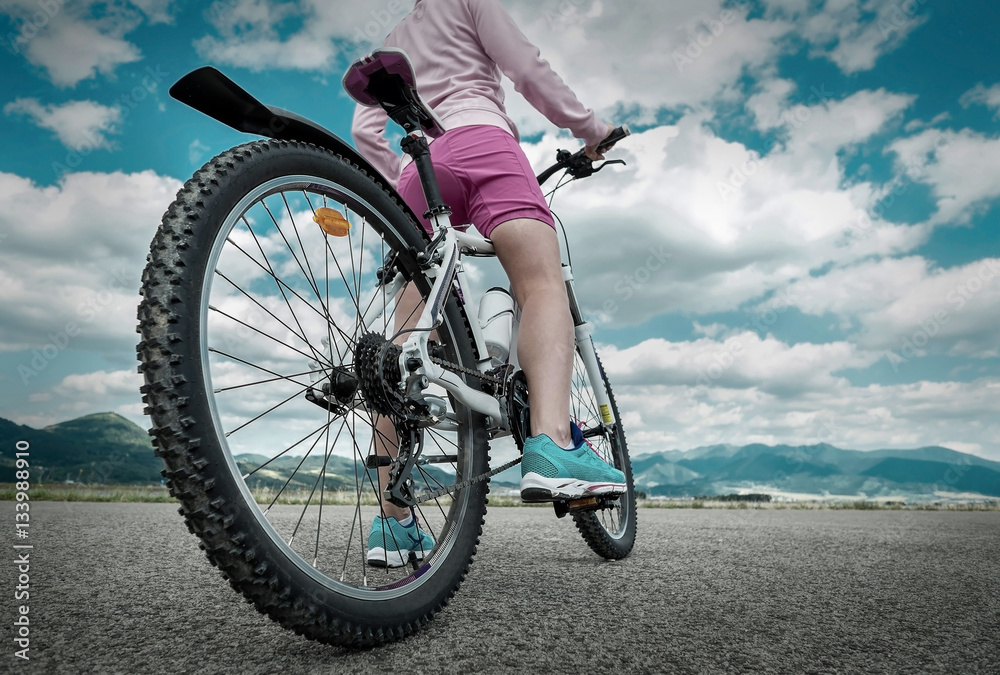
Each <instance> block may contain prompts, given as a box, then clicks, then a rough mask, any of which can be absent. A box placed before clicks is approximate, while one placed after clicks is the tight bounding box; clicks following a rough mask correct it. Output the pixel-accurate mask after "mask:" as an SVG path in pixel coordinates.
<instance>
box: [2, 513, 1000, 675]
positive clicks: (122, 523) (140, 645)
mask: <svg viewBox="0 0 1000 675" xmlns="http://www.w3.org/2000/svg"><path fill="white" fill-rule="evenodd" d="M0 513H2V514H6V516H4V517H5V518H7V519H8V522H9V523H10V524H11V525H12V524H13V522H14V516H13V514H14V508H13V503H11V502H3V503H0ZM639 527H640V539H639V543H638V544H637V546H636V549H635V551H634V553H633V554H632V556H631V557H630V558H629V559H628V560H626V561H623V562H617V563H607V562H603V561H601V560H599V559H598V558H597V557H596V556H595V555H594V554H592V553H591V552H590V550H589V549H588V548H587V547H586V545H585V544H584V543H583V541H582V539H581V538H580V537H579V535H578V534H577V533H576V530H575V528H573V526H572V523H571V522H570V521H569V519H566V520H556V519H555V517H554V516H553V515H552V514H551V512H550V511H548V510H547V509H514V508H495V509H491V510H490V512H489V514H488V516H487V524H486V532H485V535H484V538H483V544H482V546H481V549H480V553H479V555H478V556H477V560H476V564H475V565H473V571H472V573H471V574H470V576H469V578H468V579H467V580H466V582H465V585H464V586H463V587H462V589H461V591H460V592H459V594H458V596H457V597H456V598H455V600H454V601H453V602H452V604H451V605H450V606H449V607H447V608H446V609H445V610H444V611H443V612H442V613H441V614H439V615H438V617H437V619H436V620H435V621H433V622H432V623H431V624H430V626H429V627H428V628H427V629H425V630H423V631H422V632H420V633H419V634H417V635H416V636H414V637H411V638H409V639H407V640H405V641H402V642H399V643H395V644H391V645H389V646H386V647H382V648H379V649H374V650H369V651H349V650H343V649H340V648H334V647H329V646H324V645H321V644H317V643H314V642H309V641H307V640H305V639H303V638H300V637H298V636H296V635H294V634H292V633H289V632H287V631H285V630H283V629H282V628H280V627H279V626H278V625H277V624H274V623H272V622H271V621H270V620H269V619H267V618H266V617H264V616H262V615H259V614H257V613H256V611H255V610H254V609H253V608H252V607H251V606H250V605H248V604H246V603H244V602H243V600H242V599H241V598H240V597H239V596H238V595H237V594H236V593H234V592H233V591H232V590H231V589H230V588H229V586H228V585H227V584H226V583H225V582H224V581H223V579H222V578H221V576H220V575H219V574H218V572H217V571H216V570H215V569H214V568H212V567H211V566H210V565H209V564H208V562H207V560H206V559H205V557H204V554H203V553H202V552H201V551H200V550H199V549H198V547H197V540H196V539H195V538H194V537H193V536H191V535H190V534H188V532H187V529H186V528H185V527H184V525H183V522H182V521H181V518H180V516H178V515H177V512H176V508H175V507H174V506H173V505H169V504H94V503H59V502H36V503H32V505H31V539H30V541H31V544H32V545H33V546H34V547H35V548H34V549H32V551H31V572H30V574H31V580H30V584H31V591H30V592H31V603H30V607H31V609H30V619H31V634H30V639H31V642H30V652H29V653H30V656H31V660H30V661H29V662H24V661H21V660H19V659H16V658H15V657H14V656H13V652H14V649H15V647H14V646H13V642H12V638H13V627H12V626H11V624H12V622H13V620H14V617H15V616H16V614H15V612H16V608H15V605H16V604H18V603H15V602H14V601H13V600H12V594H13V590H14V589H13V587H14V586H15V585H16V580H15V575H16V572H15V569H14V566H13V565H6V566H4V567H5V569H4V573H3V576H2V580H0V583H2V584H3V588H2V589H0V597H3V598H4V600H3V601H2V603H0V614H2V624H3V626H4V629H3V631H2V634H3V645H4V653H3V654H2V655H0V672H10V673H21V672H24V673H29V672H31V673H77V672H87V673H90V672H93V673H160V672H164V673H229V672H233V673H325V672H329V673H369V672H370V673H435V674H436V673H478V672H487V673H510V672H514V673H520V672H525V673H606V672H611V671H619V672H622V673H673V672H676V673H734V672H754V673H771V672H774V673H918V672H919V673H923V672H926V673H976V672H981V673H993V674H996V673H1000V513H995V512H994V513H955V512H951V513H947V512H898V511H897V512H893V511H874V512H873V511H777V510H773V511H771V510H769V511H753V510H747V511H743V510H678V509H663V510H659V509H646V510H641V511H640V512H639ZM2 529H3V530H8V529H11V530H12V529H13V528H12V527H10V528H8V527H3V528H2ZM2 540H3V542H5V548H6V550H7V551H8V552H11V551H12V550H13V549H12V548H11V546H12V544H13V543H14V542H13V539H12V537H11V536H10V534H9V533H5V534H4V535H3V536H2ZM8 554H9V553H8ZM11 557H13V556H11Z"/></svg>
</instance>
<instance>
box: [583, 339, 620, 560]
mask: <svg viewBox="0 0 1000 675" xmlns="http://www.w3.org/2000/svg"><path fill="white" fill-rule="evenodd" d="M583 348H590V349H592V348H593V347H590V346H589V345H588V346H587V347H581V346H579V345H578V346H577V353H576V358H575V360H574V364H573V380H572V385H571V388H570V412H571V415H572V417H573V420H574V421H575V422H576V423H577V425H578V426H579V427H580V429H581V430H583V433H584V437H585V438H586V441H587V443H588V444H589V445H590V447H591V448H592V449H593V450H594V452H596V453H597V455H598V456H599V457H600V458H601V459H603V460H604V461H605V462H607V463H608V464H611V465H613V466H614V467H615V468H616V469H618V470H619V471H621V472H623V473H624V474H625V481H626V483H627V484H628V490H627V491H626V492H625V494H622V495H621V496H619V497H618V498H617V499H616V500H615V501H614V502H613V505H612V507H611V508H609V509H602V510H600V511H586V512H582V513H574V514H573V520H574V521H575V522H576V527H577V529H579V530H580V534H581V535H583V539H584V541H586V542H587V545H589V546H590V548H591V549H593V551H594V552H595V553H597V555H599V556H602V557H604V558H607V559H609V560H620V559H622V558H625V557H626V556H628V554H629V553H631V551H632V547H633V546H634V545H635V532H636V517H637V514H636V503H635V485H634V484H633V482H632V463H631V461H630V460H629V456H628V443H627V442H626V441H625V431H624V429H623V428H622V420H621V416H620V415H619V414H618V404H617V403H616V402H615V395H614V393H613V392H612V391H611V385H610V383H609V382H608V376H607V374H605V372H604V366H603V365H602V364H601V361H600V358H598V359H597V365H598V367H599V370H600V372H601V379H602V381H603V386H604V387H605V389H606V390H607V392H608V398H609V399H610V400H611V414H612V416H613V419H614V426H613V427H612V428H611V429H610V430H608V429H607V428H605V427H604V426H603V425H602V423H601V420H602V417H601V412H600V407H599V405H598V403H597V398H596V396H594V389H593V387H592V386H591V381H590V377H588V375H587V369H586V366H585V365H584V362H583V359H582V357H581V353H580V349H583Z"/></svg>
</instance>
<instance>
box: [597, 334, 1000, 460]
mask: <svg viewBox="0 0 1000 675" xmlns="http://www.w3.org/2000/svg"><path fill="white" fill-rule="evenodd" d="M737 343H741V344H742V346H743V349H742V350H741V351H738V352H737V353H735V354H734V353H733V347H734V345H735V344H737ZM725 355H729V356H731V357H732V359H731V360H729V359H728V358H726V356H725ZM874 358H877V355H876V354H873V353H869V352H864V351H860V350H859V349H858V348H856V347H854V346H852V345H850V344H848V343H833V344H828V345H813V344H797V345H787V344H784V343H781V342H779V341H777V340H774V339H773V338H766V339H763V340H762V339H760V338H759V337H758V336H756V335H754V334H752V333H751V334H747V333H739V334H735V335H732V336H730V337H729V338H727V339H726V340H718V341H715V340H697V341H693V342H683V343H667V342H664V341H661V340H650V341H646V342H643V343H641V344H639V345H637V346H635V347H633V348H630V349H625V350H615V349H613V348H604V349H603V350H602V359H603V360H604V363H605V366H606V369H607V371H608V377H609V379H610V381H611V385H612V387H613V389H614V392H615V397H616V399H617V402H618V406H619V408H620V409H622V410H627V411H629V412H630V414H631V415H632V417H631V419H632V420H633V421H636V420H639V421H640V422H641V423H639V424H637V425H635V426H633V427H631V428H629V427H626V429H625V432H626V435H627V437H628V439H629V451H630V453H632V454H633V455H638V454H641V453H643V452H658V451H662V450H672V449H687V448H692V447H697V446H704V445H712V444H717V443H733V444H745V443H751V442H760V443H770V444H776V443H789V444H814V443H821V442H822V443H830V444H833V445H836V446H839V447H842V448H851V449H859V450H874V449H878V448H912V447H920V446H927V445H935V444H942V445H946V446H949V447H953V448H956V449H961V450H963V451H971V452H974V453H976V454H979V455H981V456H985V457H990V458H992V459H996V460H1000V447H998V446H997V444H996V439H997V438H998V437H1000V397H998V396H997V393H998V392H1000V381H997V380H995V379H979V380H975V381H973V382H967V383H962V382H917V383H913V384H901V385H892V386H884V385H878V384H873V385H869V386H865V387H858V386H853V385H851V384H850V383H849V382H848V381H847V380H846V379H845V378H843V377H838V376H837V375H836V371H837V370H838V369H843V368H853V367H864V365H865V364H867V363H870V362H871V360H872V359H874ZM720 363H723V364H724V363H728V364H729V365H727V366H724V367H723V366H720V365H719V364H720ZM713 364H714V365H715V366H716V367H715V368H713ZM650 371H653V373H654V374H652V375H651V374H649V373H650ZM705 376H708V377H709V379H711V384H710V386H707V387H699V386H697V382H696V379H697V378H703V377H705ZM713 376H714V378H713Z"/></svg>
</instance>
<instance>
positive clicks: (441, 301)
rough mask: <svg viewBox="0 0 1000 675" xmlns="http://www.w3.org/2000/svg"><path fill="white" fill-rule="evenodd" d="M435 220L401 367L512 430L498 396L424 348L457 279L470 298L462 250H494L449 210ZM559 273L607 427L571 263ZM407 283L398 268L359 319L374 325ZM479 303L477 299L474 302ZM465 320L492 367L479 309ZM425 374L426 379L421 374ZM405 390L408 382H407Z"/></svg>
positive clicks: (605, 403) (480, 359)
mask: <svg viewBox="0 0 1000 675" xmlns="http://www.w3.org/2000/svg"><path fill="white" fill-rule="evenodd" d="M431 223H432V226H433V235H432V238H436V237H437V236H438V235H439V234H440V233H441V232H444V236H443V238H442V240H441V243H440V244H439V245H438V247H437V249H436V250H435V251H433V252H432V253H431V260H432V261H433V264H432V265H431V266H430V268H429V269H428V270H427V271H426V273H425V274H426V276H427V277H428V278H430V279H433V280H434V284H433V286H432V288H431V291H430V293H429V294H428V295H427V301H426V303H425V305H424V309H423V312H422V313H421V315H420V318H419V320H418V321H417V324H416V326H415V327H414V329H413V333H412V334H411V336H410V338H409V339H408V340H407V341H406V343H405V344H404V345H403V348H402V353H401V354H400V357H399V368H400V372H401V373H403V374H404V375H403V377H404V378H405V379H406V381H407V382H412V381H413V378H417V381H418V382H420V383H421V384H420V388H421V389H424V388H426V386H427V385H428V384H436V385H439V386H441V387H443V388H444V389H445V390H446V391H448V392H449V393H451V394H452V395H453V396H454V397H455V398H456V399H458V400H459V401H460V402H461V403H462V404H463V405H465V406H467V407H469V408H471V409H473V410H476V411H478V412H480V413H482V414H484V415H486V416H487V417H489V419H490V424H489V426H490V427H492V428H494V429H499V430H500V431H501V432H503V434H506V433H510V431H511V429H510V421H509V420H508V419H507V415H506V411H504V410H502V409H501V407H500V403H499V401H498V400H497V399H496V398H494V397H493V396H490V395H489V394H486V393H483V392H481V391H479V390H477V389H474V388H473V387H470V386H469V385H467V384H466V383H465V382H464V381H462V379H461V377H459V376H458V374H456V373H453V372H451V371H449V370H445V369H444V368H442V367H441V366H439V365H437V364H436V363H434V362H433V361H432V360H431V358H430V355H429V353H428V351H427V343H428V340H429V339H430V334H431V332H432V331H433V330H435V329H437V328H438V327H440V326H441V324H442V323H443V321H444V306H445V303H446V302H447V300H448V295H449V294H450V293H451V292H453V289H454V287H455V286H456V285H457V287H458V292H459V293H461V295H460V297H463V298H470V296H469V294H468V291H467V288H468V284H467V283H466V277H465V270H464V268H463V266H462V262H461V257H462V255H474V256H476V257H490V256H495V255H496V251H495V250H494V248H493V242H491V241H490V240H489V239H486V238H484V237H482V236H481V235H479V234H477V233H470V232H461V231H458V230H455V229H454V228H453V227H452V226H451V218H450V216H449V215H447V214H441V215H437V216H435V217H433V218H432V219H431ZM562 270H563V279H564V280H565V281H566V292H567V295H568V297H569V304H570V311H571V314H572V317H573V322H574V324H575V336H576V345H577V347H578V349H579V353H580V355H581V357H582V358H583V363H584V366H585V367H586V370H587V376H588V378H589V379H590V383H591V385H592V390H593V392H594V394H595V396H596V399H597V404H598V407H599V410H600V413H601V418H602V419H601V422H602V423H603V425H604V426H605V427H610V426H611V425H612V424H613V423H614V419H613V417H612V415H611V401H610V399H609V398H608V393H607V390H606V389H605V387H604V380H603V378H602V377H601V370H600V366H599V365H598V363H597V354H596V351H595V349H594V343H593V338H592V336H591V327H590V324H589V323H587V322H586V321H585V320H584V318H583V314H582V312H581V311H580V306H579V304H578V302H577V298H576V292H575V289H574V286H573V273H572V270H571V269H570V267H569V265H565V264H564V265H563V268H562ZM404 285H405V281H404V279H403V276H402V274H397V275H396V277H395V278H394V279H393V280H392V281H391V282H390V283H389V284H387V285H386V286H385V287H384V288H381V289H379V290H378V291H376V292H377V293H385V301H384V302H382V303H370V304H369V305H368V306H369V307H370V309H369V310H368V312H366V313H365V315H364V317H363V319H362V321H363V323H364V326H365V328H366V329H369V330H370V329H371V328H372V326H374V325H375V324H376V322H377V321H378V320H379V319H380V318H381V317H382V314H383V313H384V311H385V310H384V308H385V307H388V305H389V304H390V302H392V301H393V300H394V299H395V297H396V295H397V294H398V293H399V292H400V290H401V289H402V288H403V286H404ZM476 306H478V303H477V305H476ZM517 316H518V312H516V311H515V312H514V324H513V330H512V340H511V348H510V356H509V358H508V363H511V364H513V365H515V366H516V365H517V357H516V351H517V349H516V336H517V329H518V320H517ZM469 324H470V327H471V329H472V338H473V342H474V345H473V347H474V349H475V356H476V367H477V369H478V370H479V372H487V371H489V370H491V369H492V368H493V359H492V358H491V357H490V355H489V353H488V351H487V347H486V342H485V340H484V339H483V333H482V329H481V327H480V325H479V321H478V313H475V314H472V315H470V317H469ZM409 363H419V364H420V365H419V367H416V368H414V369H413V370H410V369H409V368H408V367H407V364H409ZM422 378H426V379H422ZM407 390H409V387H407Z"/></svg>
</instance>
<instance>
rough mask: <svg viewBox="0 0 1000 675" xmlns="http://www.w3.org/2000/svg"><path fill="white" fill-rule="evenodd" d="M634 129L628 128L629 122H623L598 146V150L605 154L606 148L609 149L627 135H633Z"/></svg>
mask: <svg viewBox="0 0 1000 675" xmlns="http://www.w3.org/2000/svg"><path fill="white" fill-rule="evenodd" d="M631 135H632V131H631V130H630V129H629V128H628V125H627V124H623V125H621V126H620V127H618V128H617V129H615V130H614V131H612V132H611V133H610V134H608V137H607V138H605V139H604V140H603V141H601V144H600V145H598V146H597V152H598V153H601V154H603V153H604V152H605V151H606V150H609V149H610V148H611V146H612V145H614V144H615V143H617V142H618V141H620V140H622V139H623V138H625V137H626V136H631Z"/></svg>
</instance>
